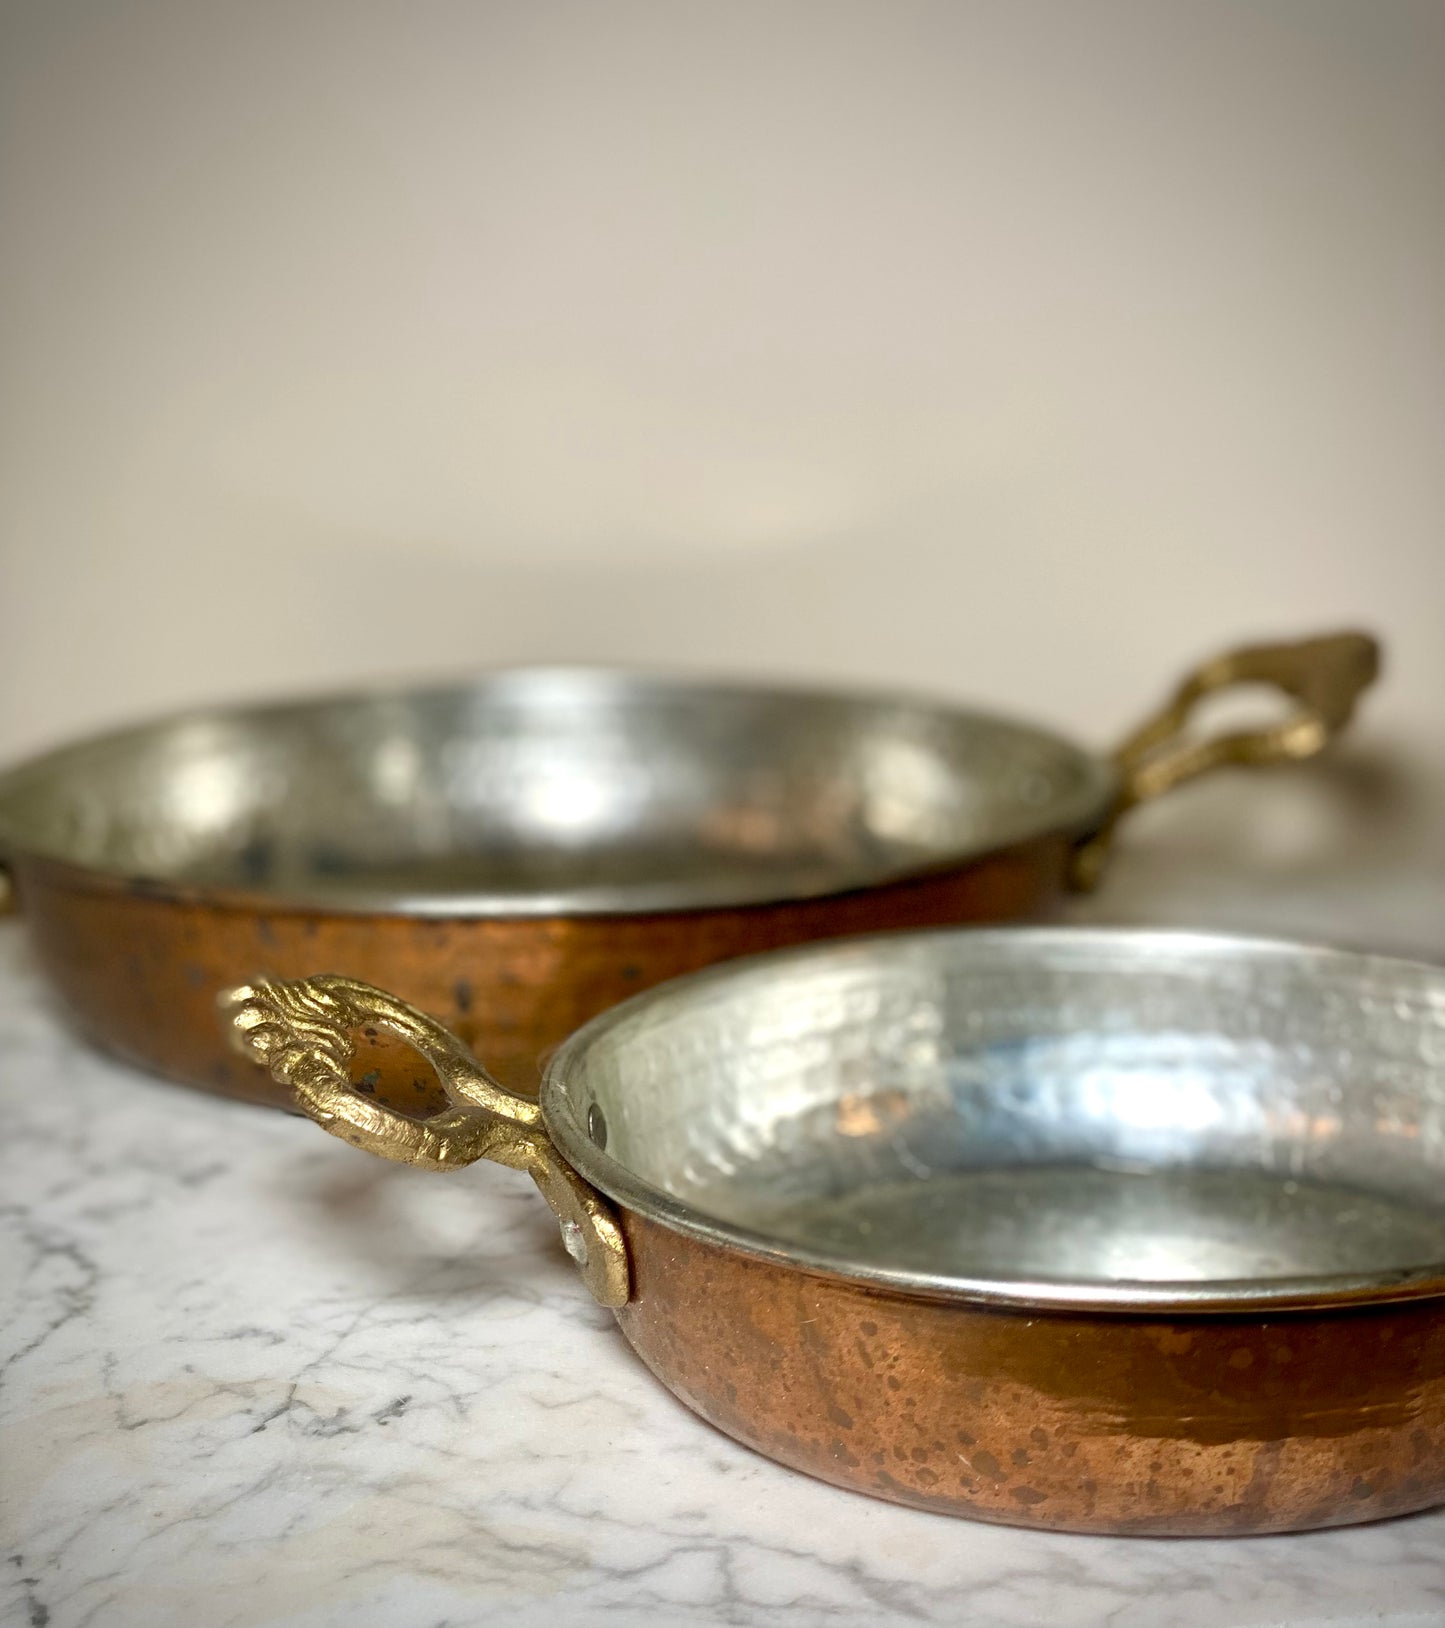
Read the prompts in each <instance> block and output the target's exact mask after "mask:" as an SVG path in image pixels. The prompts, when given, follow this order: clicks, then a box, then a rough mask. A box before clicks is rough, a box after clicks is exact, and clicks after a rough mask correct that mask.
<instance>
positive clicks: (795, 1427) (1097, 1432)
mask: <svg viewBox="0 0 1445 1628" xmlns="http://www.w3.org/2000/svg"><path fill="white" fill-rule="evenodd" d="M623 1228H624V1232H625V1234H626V1237H627V1242H628V1250H629V1254H630V1257H631V1263H632V1274H633V1298H632V1300H631V1302H630V1303H629V1304H628V1305H627V1306H626V1307H624V1308H623V1309H622V1310H621V1311H619V1312H618V1314H617V1316H618V1321H619V1322H620V1323H621V1325H622V1329H623V1331H624V1333H625V1334H626V1336H627V1338H628V1340H629V1341H630V1342H631V1343H632V1345H633V1346H634V1347H635V1348H636V1350H637V1352H638V1354H639V1355H640V1356H641V1357H642V1359H643V1360H644V1361H645V1362H646V1363H647V1365H648V1367H649V1368H650V1369H651V1370H652V1372H653V1373H654V1374H656V1375H657V1377H658V1378H659V1379H660V1380H661V1381H662V1382H663V1383H664V1384H665V1385H666V1386H667V1387H668V1388H669V1389H670V1390H672V1391H673V1392H674V1393H675V1394H676V1395H677V1396H678V1397H680V1398H681V1399H682V1401H684V1402H685V1403H686V1404H687V1405H688V1406H689V1407H690V1408H693V1409H694V1410H695V1411H696V1412H698V1413H700V1414H701V1415H702V1416H703V1417H704V1418H705V1419H707V1420H708V1421H709V1422H710V1423H711V1424H714V1425H716V1426H717V1427H718V1428H719V1429H720V1430H723V1431H725V1432H726V1433H727V1434H728V1435H730V1436H732V1437H734V1438H735V1439H736V1440H738V1441H740V1442H743V1443H745V1444H746V1445H747V1446H749V1447H753V1448H756V1449H757V1450H758V1451H759V1452H761V1453H765V1454H766V1455H767V1456H768V1457H769V1458H773V1459H777V1460H778V1461H779V1462H780V1463H783V1464H787V1465H789V1466H791V1467H792V1468H794V1469H798V1470H803V1471H805V1472H806V1473H808V1474H809V1475H814V1476H818V1477H819V1478H820V1479H822V1480H824V1481H830V1482H833V1483H834V1484H835V1485H837V1486H843V1487H849V1488H852V1489H854V1490H856V1491H859V1492H865V1493H869V1494H871V1495H872V1496H874V1497H878V1498H888V1499H891V1500H893V1501H895V1502H897V1503H902V1504H912V1505H914V1506H916V1507H918V1508H920V1509H929V1510H935V1511H939V1512H941V1513H945V1514H951V1515H967V1516H971V1517H972V1518H974V1519H979V1520H990V1521H1000V1522H1006V1523H1008V1524H1010V1525H1021V1526H1036V1527H1047V1528H1053V1529H1057V1530H1062V1531H1074V1532H1112V1533H1123V1534H1135V1535H1141V1536H1144V1535H1152V1536H1166V1535H1180V1536H1208V1535H1230V1534H1243V1533H1256V1532H1283V1531H1293V1530H1301V1529H1305V1528H1310V1527H1321V1526H1336V1525H1344V1524H1347V1523H1353V1522H1357V1521H1365V1520H1373V1519H1377V1518H1379V1517H1382V1516H1387V1515H1401V1514H1405V1513H1407V1512H1408V1511H1411V1510H1417V1509H1424V1508H1427V1507H1429V1506H1430V1505H1432V1504H1436V1503H1439V1502H1441V1501H1445V1318H1441V1316H1440V1314H1439V1307H1438V1303H1436V1302H1432V1301H1417V1302H1413V1303H1403V1304H1396V1305H1383V1306H1374V1307H1369V1308H1365V1307H1355V1308H1339V1309H1335V1310H1329V1309H1316V1310H1309V1311H1298V1312H1281V1313H1279V1314H1277V1315H1274V1316H1268V1317H1260V1316H1259V1315H1247V1316H1235V1315H1197V1316H1192V1317H1191V1316H1179V1315H1162V1316H1157V1317H1151V1316H1120V1315H1118V1314H1115V1313H1106V1314H1102V1315H1100V1314H1095V1313H1086V1312H1085V1313H1079V1312H1059V1311H1052V1310H1046V1309H1040V1310H1037V1311H1033V1312H1030V1313H1028V1314H1027V1315H1026V1314H1024V1313H1023V1312H1021V1311H1020V1310H1018V1309H1016V1308H1013V1309H1011V1308H1002V1307H986V1306H982V1305H968V1304H963V1303H959V1302H957V1301H954V1302H951V1303H949V1302H944V1301H931V1300H927V1299H923V1298H920V1297H917V1296H909V1295H901V1294H894V1293H888V1292H882V1291H879V1290H876V1289H871V1288H867V1287H864V1286H861V1285H858V1284H851V1283H847V1282H843V1281H840V1280H838V1279H827V1278H823V1277H819V1276H815V1275H812V1274H808V1273H803V1272H799V1271H798V1270H797V1269H796V1268H795V1267H789V1266H781V1265H774V1264H771V1263H769V1262H766V1261H761V1260H758V1259H755V1258H749V1257H747V1256H744V1255H742V1254H739V1253H737V1252H735V1251H732V1250H729V1249H726V1248H724V1247H721V1246H719V1245H716V1244H713V1243H711V1242H708V1241H706V1240H703V1239H698V1238H690V1237H687V1236H684V1235H682V1234H680V1233H678V1232H675V1231H673V1230H671V1229H669V1228H667V1227H664V1226H661V1225H659V1224H657V1223H656V1222H653V1221H650V1220H648V1219H646V1218H644V1217H642V1216H639V1215H637V1214H636V1213H634V1212H631V1211H624V1212H623Z"/></svg>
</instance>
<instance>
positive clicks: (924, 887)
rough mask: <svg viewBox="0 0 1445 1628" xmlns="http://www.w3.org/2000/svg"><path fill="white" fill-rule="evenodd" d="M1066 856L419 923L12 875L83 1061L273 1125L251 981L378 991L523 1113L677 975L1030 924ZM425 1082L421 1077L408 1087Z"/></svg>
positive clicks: (411, 1095) (386, 1075) (386, 1088)
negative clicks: (425, 1022) (573, 1055)
mask: <svg viewBox="0 0 1445 1628" xmlns="http://www.w3.org/2000/svg"><path fill="white" fill-rule="evenodd" d="M1071 852H1072V844H1071V842H1070V840H1069V839H1068V837H1067V836H1064V835H1054V836H1047V837H1043V838H1039V839H1038V840H1036V841H1034V842H1031V843H1028V844H1026V845H1023V846H1021V847H1018V848H1013V849H1009V850H1004V851H1000V852H998V853H995V854H991V855H988V856H986V857H984V858H983V859H981V860H979V861H978V862H977V863H975V864H972V865H968V866H966V867H963V868H962V869H958V870H953V871H948V872H944V873H942V874H939V875H935V876H929V877H923V878H920V879H917V880H913V881H909V882H900V883H894V884H893V885H891V886H888V887H878V888H868V889H864V890H860V891H858V892H855V893H845V894H837V895H834V896H832V897H824V898H818V899H804V900H798V901H796V902H793V903H788V904H776V905H756V906H749V907H746V908H742V909H704V910H689V911H671V912H659V913H653V914H628V915H617V916H606V915H579V916H561V917H536V916H528V917H517V918H511V919H508V918H498V917H472V918H460V919H445V918H425V917H413V916H404V915H397V914H375V915H355V914H345V913H327V912H318V911H307V910H280V909H262V908H259V907H257V906H255V905H249V906H245V907H243V906H237V905H228V904H222V903H216V902H213V901H209V900H207V899H205V898H197V897H192V896H188V895H187V894H186V893H184V892H181V891H175V890H167V889H166V888H164V887H162V886H158V885H151V886H130V887H127V886H123V885H118V884H112V883H109V882H107V880H106V879H105V878H103V877H98V876H96V875H95V874H93V873H85V872H81V871H79V870H77V869H74V868H71V867H68V866H64V865H59V864H56V863H54V862H52V861H48V860H42V859H35V858H21V859H18V860H17V861H16V862H15V867H14V868H15V873H16V885H17V891H18V893H19V897H20V900H21V906H22V909H23V912H24V914H25V916H26V917H27V918H28V921H29V924H30V931H31V934H32V937H33V942H34V944H35V947H36V951H37V954H38V955H39V957H40V959H41V962H42V964H43V965H44V967H45V970H46V971H47V973H48V974H49V976H50V978H51V979H52V981H53V982H54V984H55V987H56V988H57V989H58V990H59V991H60V993H61V995H62V996H63V998H64V1000H65V1002H66V1003H67V1005H68V1006H69V1008H70V1011H71V1013H72V1014H73V1015H74V1017H75V1018H76V1019H77V1021H78V1022H79V1023H80V1025H81V1026H82V1027H83V1028H84V1029H85V1030H86V1031H87V1033H89V1034H90V1035H91V1036H92V1037H93V1038H94V1039H95V1040H96V1041H97V1042H98V1043H99V1044H101V1045H103V1046H105V1047H106V1048H107V1049H109V1050H112V1051H114V1052H117V1053H118V1054H120V1055H121V1056H123V1057H125V1058H126V1059H127V1060H129V1061H131V1062H135V1063H140V1064H142V1065H143V1066H145V1067H147V1068H152V1069H155V1070H157V1071H159V1072H160V1073H162V1074H165V1075H168V1076H170V1077H171V1078H173V1079H177V1080H182V1081H184V1082H186V1083H188V1084H192V1085H198V1086H204V1087H206V1088H207V1089H210V1090H213V1091H218V1092H222V1093H224V1094H226V1095H228V1096H236V1097H243V1098H246V1099H248V1100H251V1101H256V1102H264V1103H270V1104H272V1105H274V1106H277V1107H289V1106H290V1098H289V1092H288V1091H287V1090H286V1089H285V1088H283V1087H281V1086H278V1085H276V1084H275V1082H274V1081H272V1079H271V1077H270V1076H269V1075H268V1074H267V1073H266V1072H265V1071H264V1070H262V1069H258V1068H256V1067H254V1066H253V1065H251V1064H249V1063H247V1062H245V1061H244V1060H242V1059H241V1058H239V1057H238V1056H237V1055H236V1054H235V1053H234V1052H233V1051H232V1050H231V1049H230V1048H229V1046H228V1045H227V1044H226V1042H225V1039H224V1036H223V1033H222V1029H221V1025H220V1023H219V1022H218V1019H217V1009H216V1001H217V997H218V996H219V995H220V994H221V993H222V992H223V991H225V990H227V989H230V988H232V987H234V986H235V985H236V984H239V983H242V982H245V981H247V980H249V979H252V978H254V977H256V976H258V975H264V976H270V977H282V978H294V977H302V976H305V975H307V974H309V973H313V972H315V971H317V969H318V968H325V969H329V970H331V971H334V972H339V973H344V974H346V975H348V976H351V977H355V978H360V979H363V980H365V981H367V982H370V983H377V984H382V985H384V986H386V987H388V988H390V989H392V990H393V991H395V993H396V994H398V995H400V996H401V997H402V998H403V999H405V1000H408V1001H410V1002H411V1003H412V1004H413V1005H416V1006H419V1007H421V1008H422V1010H424V1011H426V1012H430V1013H432V1014H433V1015H435V1016H436V1017H438V1018H439V1019H441V1021H442V1022H443V1023H445V1024H446V1025H447V1027H448V1028H450V1029H452V1030H454V1031H455V1032H456V1033H457V1034H458V1035H459V1036H460V1037H461V1038H462V1039H463V1040H464V1041H466V1043H467V1044H468V1045H469V1046H470V1047H471V1048H472V1049H473V1050H474V1051H475V1052H476V1053H477V1054H478V1055H479V1056H480V1057H483V1058H485V1059H486V1062H487V1066H488V1068H489V1069H490V1070H491V1072H492V1073H493V1074H495V1075H496V1077H497V1078H498V1079H500V1080H501V1081H502V1082H503V1083H504V1084H505V1085H507V1086H509V1087H510V1088H511V1089H513V1090H515V1091H520V1092H525V1093H527V1094H529V1095H535V1094H536V1090H537V1082H538V1075H539V1071H540V1068H541V1065H542V1064H543V1063H544V1062H545V1060H546V1058H547V1056H548V1054H549V1053H550V1052H551V1051H552V1050H553V1049H554V1048H555V1047H556V1046H557V1045H559V1044H560V1043H561V1041H562V1040H564V1039H565V1038H566V1037H567V1036H568V1035H569V1034H571V1033H572V1031H573V1030H575V1029H576V1028H577V1027H578V1026H579V1025H580V1024H582V1023H583V1022H585V1021H586V1020H587V1019H588V1018H590V1017H593V1016H594V1015H596V1014H597V1013H598V1012H601V1011H604V1010H606V1009H607V1008H608V1007H610V1006H613V1005H615V1004H616V1003H617V1002H618V1001H621V1000H623V999H625V998H626V997H627V996H629V995H634V994H637V993H639V992H640V991H641V990H643V989H646V988H649V987H650V986H651V985H653V984H656V983H660V982H662V981H663V980H664V979H667V978H670V977H672V976H674V975H675V974H677V973H682V972H689V971H692V970H694V969H696V968H699V967H703V966H706V965H709V964H711V963H712V962H715V961H721V960H726V959H728V958H730V957H733V956H738V955H746V954H751V953H753V952H754V951H759V950H767V949H774V948H778V947H780V946H783V945H789V944H797V943H802V942H805V941H807V940H810V939H815V938H829V937H834V936H842V935H849V934H857V933H868V932H876V931H879V930H882V929H885V928H907V927H928V926H941V925H947V924H949V923H953V922H972V921H999V920H1004V919H1007V918H1010V917H1016V916H1021V915H1028V914H1030V913H1033V912H1035V911H1037V910H1039V909H1040V908H1041V907H1042V906H1043V905H1044V904H1045V903H1046V902H1047V901H1048V900H1049V899H1050V898H1051V897H1053V896H1054V895H1055V894H1057V892H1058V891H1059V890H1060V889H1061V888H1062V886H1063V879H1064V873H1065V869H1066V867H1067V865H1068V862H1069V857H1070V854H1071ZM386 1058H387V1051H386V1049H385V1047H384V1045H383V1046H382V1047H380V1048H379V1055H378V1056H376V1057H374V1058H372V1059H369V1060H366V1063H365V1066H366V1067H367V1068H376V1069H377V1070H378V1071H379V1072H380V1074H381V1076H382V1078H381V1081H380V1093H379V1094H380V1095H381V1097H382V1099H383V1100H390V1101H392V1102H393V1103H394V1105H395V1106H398V1107H401V1108H405V1109H408V1110H409V1111H412V1112H416V1111H418V1110H424V1111H430V1110H432V1109H435V1108H436V1107H438V1106H439V1105H440V1098H439V1097H438V1096H437V1095H436V1093H435V1091H434V1088H433V1086H432V1083H431V1081H430V1079H429V1077H426V1078H423V1079H422V1080H421V1081H420V1082H419V1083H414V1082H416V1081H417V1077H416V1075H415V1072H414V1070H413V1069H412V1068H411V1067H410V1063H409V1062H408V1064H407V1066H406V1067H405V1068H404V1069H403V1070H402V1071H401V1072H400V1073H399V1074H395V1075H393V1073H391V1072H389V1071H388V1068H387V1062H386ZM424 1072H425V1071H424Z"/></svg>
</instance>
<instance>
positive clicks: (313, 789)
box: [0, 670, 1111, 914]
mask: <svg viewBox="0 0 1445 1628" xmlns="http://www.w3.org/2000/svg"><path fill="white" fill-rule="evenodd" d="M1110 791H1111V784H1110V777H1109V772H1108V770H1107V769H1106V768H1105V767H1104V765H1103V764H1102V763H1101V762H1100V761H1098V760H1096V759H1094V758H1092V757H1091V756H1090V755H1089V754H1087V753H1084V752H1082V751H1080V750H1078V749H1077V748H1075V747H1073V746H1070V745H1069V744H1068V743H1067V742H1065V741H1062V740H1060V739H1058V738H1056V737H1054V736H1051V735H1049V734H1046V733H1044V732H1041V731H1038V730H1034V729H1030V728H1025V727H1020V726H1018V725H1015V724H1011V723H1008V722H1006V721H1002V720H999V719H997V718H992V717H989V716H985V715H976V714H971V713H967V712H960V711H957V710H953V709H950V708H946V707H937V706H929V705H925V704H921V703H918V702H913V701H902V700H898V701H895V700H888V699H878V698H870V697H867V696H861V697H860V696H847V695H833V694H827V693H813V692H807V691H790V690H769V689H754V688H746V687H732V686H726V685H717V684H702V683H679V682H675V681H670V680H666V679H662V678H649V677H646V676H640V675H627V674H622V673H610V672H606V671H587V670H575V671H551V670H524V671H520V672H513V673H502V674H498V675H495V676H493V677H490V678H487V679H484V680H482V681H480V682H478V683H476V684H473V685H471V686H468V687H465V688H451V689H439V690H429V691H413V692H401V693H394V694H377V695H363V696H350V697H343V698H339V699H336V700H331V701H320V702H312V703H305V704H297V705H286V706H275V707H266V708H255V709H250V710H245V711H233V712H217V713H212V714H205V715H197V716H193V717H189V718H181V719H176V720H173V721H170V722H167V723H163V724H159V725H154V726H151V727H149V728H145V729H139V730H132V731H129V732H127V733H124V734H119V735H113V736H110V737H106V738H104V739H100V740H96V741H92V742H88V743H85V744H82V745H80V746H77V747H72V748H70V749H68V750H65V751H61V752H58V753H54V754H51V755H50V756H49V757H47V758H44V759H41V760H38V761H36V762H34V763H31V764H29V765H26V766H23V767H21V768H19V769H17V770H14V771H12V772H11V773H10V774H9V775H7V776H5V777H4V778H3V779H0V850H3V849H6V848H8V849H12V850H13V849H17V848H18V849H21V850H25V851H30V852H35V853H40V854H45V855H49V856H51V857H55V858H60V859H64V860H68V861H70V862H72V863H74V864H79V865H84V866H88V867H92V868H95V869H99V870H102V871H106V872H110V873H115V874H119V875H122V876H125V877H146V878H153V879H156V880H159V881H163V882H173V883H179V884H186V885H193V886H199V887H214V888H218V889H238V890H243V891H246V892H252V893H255V892H259V893H263V894H270V895H275V896H278V897H282V898H285V899H287V900H289V901H292V902H306V903H316V904H319V905H322V906H330V907H335V908H343V909H344V908H358V909H364V908H372V907H381V908H400V909H406V910H409V911H421V912H434V913H439V914H440V913H446V912H448V911H453V910H460V911H474V910H483V911H485V910H494V911H498V912H509V913H510V912H524V913H528V912H532V913H535V912H542V911H552V910H567V911H574V910H583V911H586V910H592V911H606V910H614V909H622V910H645V909H649V908H690V907H693V906H701V905H709V904H714V905H721V904H747V903H755V902H764V901H769V900H776V899H786V898H796V897H807V896H813V895H819V894H824V893H830V892H835V891H840V890H844V889H848V888H851V887H861V886H866V885H870V884H873V883H877V882H881V881H886V880H889V879H893V878H896V877H900V876H904V875H908V874H910V873H913V872H918V871H922V870H927V869H929V868H932V867H935V866H942V865H946V864H949V863H953V862H955V861H961V860H965V859H967V858H968V857H970V856H973V855H976V854H979V853H983V852H986V851H988V850H990V849H993V848H996V847H999V846H1004V845H1007V844H1009V843H1012V842H1016V841H1022V840H1025V839H1027V838H1029V837H1031V836H1033V835H1035V834H1038V833H1040V832H1043V831H1046V830H1050V829H1055V828H1058V829H1084V828H1087V827H1088V826H1089V825H1090V824H1091V823H1097V821H1098V820H1099V818H1100V817H1101V815H1102V812H1103V810H1104V808H1105V806H1106V805H1107V802H1108V799H1109V795H1110Z"/></svg>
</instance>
